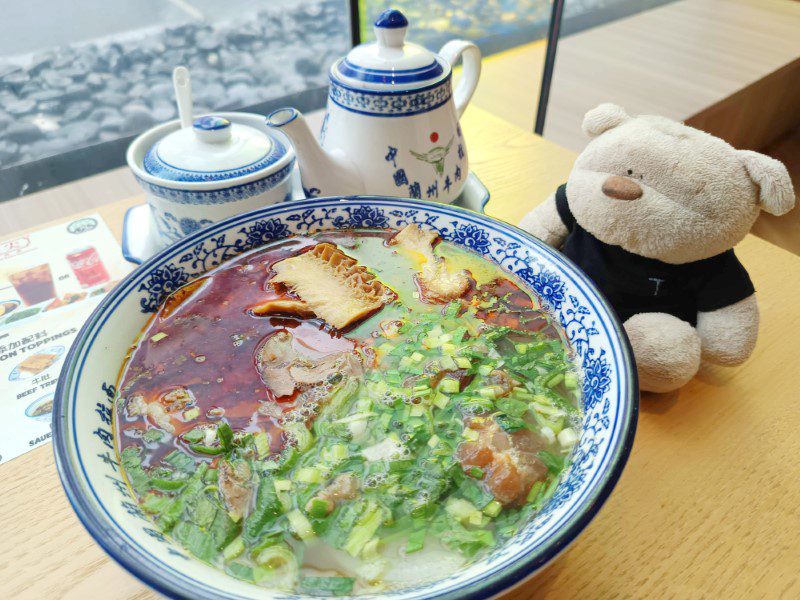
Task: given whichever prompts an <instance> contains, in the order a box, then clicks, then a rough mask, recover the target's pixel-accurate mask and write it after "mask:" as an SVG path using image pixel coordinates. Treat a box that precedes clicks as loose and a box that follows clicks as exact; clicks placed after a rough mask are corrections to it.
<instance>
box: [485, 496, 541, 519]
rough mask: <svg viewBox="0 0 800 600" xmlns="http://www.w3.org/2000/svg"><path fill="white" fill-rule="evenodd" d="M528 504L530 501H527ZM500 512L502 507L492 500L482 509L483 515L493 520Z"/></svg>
mask: <svg viewBox="0 0 800 600" xmlns="http://www.w3.org/2000/svg"><path fill="white" fill-rule="evenodd" d="M528 502H530V500H528ZM501 510H503V505H502V504H500V503H499V502H498V501H497V500H492V501H491V502H489V504H487V505H486V506H484V507H483V514H485V515H487V516H489V517H492V518H494V517H496V516H497V515H499V514H500V511H501Z"/></svg>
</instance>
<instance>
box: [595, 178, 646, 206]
mask: <svg viewBox="0 0 800 600" xmlns="http://www.w3.org/2000/svg"><path fill="white" fill-rule="evenodd" d="M602 189H603V193H604V194H605V195H606V196H608V197H609V198H614V199H615V200H636V199H637V198H641V197H642V188H640V187H639V185H638V184H637V183H636V182H635V181H631V180H630V179H628V178H627V177H619V176H618V175H612V176H611V177H609V178H608V179H606V180H605V181H604V182H603V188H602Z"/></svg>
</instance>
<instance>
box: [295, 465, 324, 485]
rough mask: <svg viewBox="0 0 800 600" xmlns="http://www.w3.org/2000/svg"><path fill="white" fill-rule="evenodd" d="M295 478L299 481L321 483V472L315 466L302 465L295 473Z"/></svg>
mask: <svg viewBox="0 0 800 600" xmlns="http://www.w3.org/2000/svg"><path fill="white" fill-rule="evenodd" d="M295 479H297V481H300V482H301V483H321V482H322V473H321V472H320V470H319V469H317V468H315V467H303V468H302V469H298V471H297V473H295Z"/></svg>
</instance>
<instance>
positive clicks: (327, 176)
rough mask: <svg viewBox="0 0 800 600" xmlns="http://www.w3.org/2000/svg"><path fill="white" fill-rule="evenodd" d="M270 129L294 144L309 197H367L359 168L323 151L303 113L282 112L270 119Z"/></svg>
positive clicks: (305, 189) (336, 155) (334, 153)
mask: <svg viewBox="0 0 800 600" xmlns="http://www.w3.org/2000/svg"><path fill="white" fill-rule="evenodd" d="M267 125H269V126H270V127H272V128H273V129H277V130H280V131H281V132H283V134H284V135H286V137H288V138H289V139H290V140H291V142H292V145H293V146H294V150H295V153H296V154H297V158H298V160H299V163H300V178H301V179H302V181H303V191H304V192H305V194H306V196H307V197H314V196H351V195H356V194H363V193H364V182H363V179H362V177H361V174H360V173H359V172H358V169H356V167H355V165H354V164H353V163H352V162H351V161H350V160H348V159H347V157H345V156H344V155H343V154H342V153H340V152H338V151H332V152H328V151H326V150H325V149H324V148H322V146H320V144H319V142H318V141H317V140H316V138H315V137H314V134H313V133H311V128H310V127H309V126H308V123H306V120H305V119H304V118H303V115H302V114H301V113H300V112H299V111H297V110H295V109H294V108H279V109H278V110H276V111H274V112H272V113H271V114H270V115H269V116H268V117H267Z"/></svg>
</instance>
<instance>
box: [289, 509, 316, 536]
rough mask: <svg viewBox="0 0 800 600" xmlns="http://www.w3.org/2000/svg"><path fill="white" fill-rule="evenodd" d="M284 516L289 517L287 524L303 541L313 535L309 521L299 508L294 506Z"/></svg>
mask: <svg viewBox="0 0 800 600" xmlns="http://www.w3.org/2000/svg"><path fill="white" fill-rule="evenodd" d="M286 518H287V519H289V526H290V527H291V529H292V531H293V532H294V533H295V534H296V535H297V537H299V538H300V539H301V540H303V541H304V542H305V541H308V540H310V539H311V538H313V537H314V529H313V528H312V527H311V522H310V521H309V520H308V518H307V517H306V516H305V515H304V514H303V513H301V512H300V510H299V509H297V508H295V509H294V510H292V511H290V512H289V513H288V514H287V515H286Z"/></svg>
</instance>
